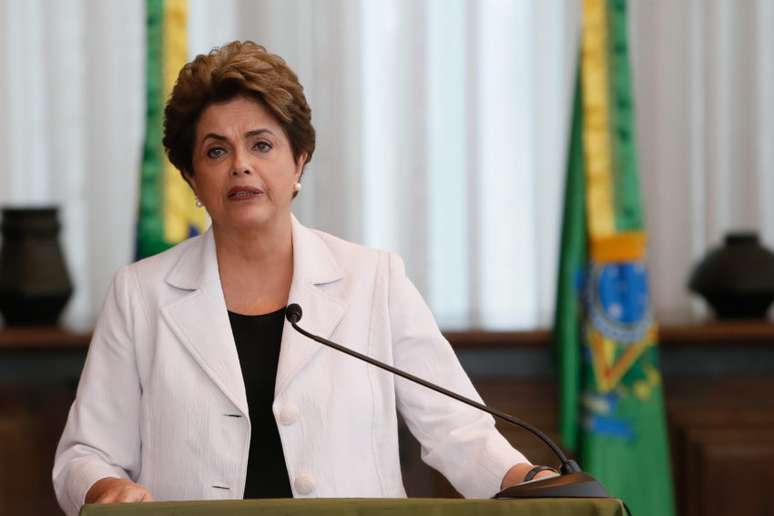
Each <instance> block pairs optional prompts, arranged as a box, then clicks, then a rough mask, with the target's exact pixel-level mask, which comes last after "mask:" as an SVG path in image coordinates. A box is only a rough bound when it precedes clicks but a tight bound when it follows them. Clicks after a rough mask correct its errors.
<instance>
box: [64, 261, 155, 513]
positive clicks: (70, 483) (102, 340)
mask: <svg viewBox="0 0 774 516" xmlns="http://www.w3.org/2000/svg"><path fill="white" fill-rule="evenodd" d="M135 278H136V277H135V276H134V272H133V271H132V270H131V269H130V268H128V267H125V268H123V269H121V270H120V271H119V272H118V273H116V276H115V278H114V279H113V284H112V285H111V287H110V289H109V292H108V295H107V298H106V301H105V304H104V306H103V309H102V313H101V314H100V317H99V320H98V322H97V325H96V328H95V331H94V335H93V337H92V341H91V344H90V346H89V351H88V355H87V357H86V363H85V365H84V368H83V371H82V373H81V378H80V382H79V384H78V390H77V393H76V396H75V401H74V402H73V404H72V406H71V407H70V413H69V415H68V418H67V423H66V425H65V428H64V432H63V433H62V437H61V439H60V441H59V446H58V447H57V450H56V456H55V459H54V469H53V482H54V490H55V492H56V497H57V500H58V501H59V505H60V506H61V507H62V509H63V510H64V511H65V513H66V514H67V515H68V516H76V515H77V514H78V512H79V511H80V509H81V506H82V505H83V504H84V500H85V498H86V493H87V492H88V490H89V488H90V487H91V486H92V485H93V484H94V483H95V482H96V481H97V480H99V479H101V478H105V477H118V478H137V476H138V474H139V470H140V466H141V464H140V428H139V413H140V396H141V387H140V380H139V375H138V371H137V364H136V360H135V348H134V342H133V333H134V331H133V330H134V328H135V321H136V318H138V319H139V318H142V317H143V314H142V313H139V311H138V310H139V307H137V306H133V304H134V303H133V302H132V301H131V299H132V297H134V298H135V299H136V298H137V296H138V290H137V288H138V284H137V281H136V279H135Z"/></svg>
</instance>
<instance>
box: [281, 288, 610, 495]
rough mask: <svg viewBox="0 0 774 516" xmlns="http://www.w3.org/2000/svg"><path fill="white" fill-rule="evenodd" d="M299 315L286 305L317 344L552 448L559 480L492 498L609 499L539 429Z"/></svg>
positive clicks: (528, 484)
mask: <svg viewBox="0 0 774 516" xmlns="http://www.w3.org/2000/svg"><path fill="white" fill-rule="evenodd" d="M302 313H303V312H302V310H301V307H300V306H299V305H297V304H295V303H293V304H290V305H288V307H287V310H286V312H285V315H286V317H287V320H288V322H290V324H291V325H292V326H293V328H294V329H295V330H296V331H297V332H299V333H300V334H301V335H304V336H305V337H308V338H310V339H312V340H314V341H316V342H319V343H320V344H323V345H325V346H328V347H331V348H333V349H336V350H338V351H341V352H342V353H346V354H347V355H350V356H352V357H355V358H357V359H359V360H363V361H364V362H368V363H369V364H371V365H374V366H376V367H378V368H380V369H384V370H385V371H389V372H390V373H392V374H394V375H397V376H400V377H401V378H405V379H406V380H409V381H411V382H414V383H417V384H419V385H421V386H423V387H426V388H428V389H430V390H432V391H435V392H438V393H440V394H443V395H445V396H448V397H450V398H453V399H455V400H457V401H459V402H461V403H464V404H466V405H469V406H471V407H474V408H477V409H479V410H482V411H484V412H486V413H487V414H491V415H492V416H494V417H496V418H498V419H501V420H503V421H506V422H508V423H510V424H512V425H515V426H518V427H520V428H523V429H524V430H527V431H528V432H530V433H531V434H533V435H536V436H537V437H538V438H540V440H542V441H543V442H544V443H545V444H546V445H547V446H548V447H549V448H551V451H553V452H554V454H555V455H556V456H557V457H558V458H559V461H560V462H561V465H560V467H559V472H560V475H559V476H558V477H551V478H546V479H540V480H533V481H530V482H525V483H523V484H518V485H515V486H511V487H507V488H505V489H503V490H502V491H500V492H499V493H497V494H496V495H495V496H494V498H504V499H507V498H610V495H609V494H607V491H606V490H605V488H604V487H603V486H602V484H601V483H599V482H598V481H597V480H596V479H595V478H594V477H592V476H591V475H588V474H587V473H584V472H583V471H582V470H581V468H580V466H578V463H577V462H575V461H574V460H572V459H568V458H567V456H566V455H565V454H564V452H563V451H562V450H561V448H559V446H557V445H556V443H554V442H553V441H552V440H551V439H549V437H548V436H547V435H546V434H544V433H543V432H542V431H540V430H539V429H538V428H536V427H534V426H532V425H531V424H529V423H527V422H525V421H522V420H520V419H517V418H515V417H513V416H511V415H510V414H506V413H505V412H502V411H500V410H497V409H493V408H490V407H487V406H486V405H484V404H483V403H479V402H477V401H474V400H471V399H470V398H466V397H465V396H461V395H459V394H457V393H456V392H452V391H450V390H448V389H444V388H443V387H439V386H438V385H435V384H433V383H430V382H428V381H427V380H423V379H422V378H419V377H416V376H414V375H412V374H409V373H407V372H405V371H402V370H400V369H398V368H396V367H393V366H391V365H388V364H385V363H384V362H380V361H378V360H376V359H373V358H371V357H369V356H367V355H363V354H362V353H358V352H357V351H354V350H352V349H349V348H346V347H344V346H342V345H340V344H337V343H335V342H332V341H330V340H328V339H324V338H322V337H320V336H317V335H314V334H313V333H309V332H308V331H306V330H304V329H303V328H301V327H300V326H298V324H297V323H298V321H300V320H301V316H302Z"/></svg>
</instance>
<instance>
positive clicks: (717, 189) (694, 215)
mask: <svg viewBox="0 0 774 516" xmlns="http://www.w3.org/2000/svg"><path fill="white" fill-rule="evenodd" d="M630 5H631V9H632V12H633V16H632V46H633V52H632V57H633V61H634V71H635V81H634V85H635V88H636V91H635V94H636V101H637V115H638V139H639V149H638V150H639V155H640V164H641V167H640V170H641V181H642V183H643V186H644V196H645V201H646V210H647V213H646V217H647V225H648V233H649V236H650V245H649V253H650V259H649V265H650V274H651V278H652V283H653V290H654V299H655V306H656V309H657V315H658V316H659V319H660V320H661V321H662V323H669V322H677V321H683V322H684V321H686V320H690V319H692V318H695V317H702V316H704V315H705V313H706V308H705V306H704V305H703V304H702V303H699V302H696V301H695V300H693V301H692V298H691V296H689V294H688V292H687V288H686V283H687V281H688V277H689V275H690V272H691V270H692V269H693V267H694V266H695V265H696V263H697V262H698V261H699V260H700V259H701V257H702V256H704V255H705V254H706V252H707V249H708V248H711V247H715V246H718V245H720V244H721V243H722V239H723V236H724V234H726V233H727V232H729V231H738V230H752V231H757V232H758V233H759V234H760V236H761V239H762V241H763V242H764V243H765V244H767V245H768V246H769V247H771V248H774V54H772V49H774V34H772V27H774V2H772V1H771V0H749V1H744V2H736V1H734V0H690V1H682V2H672V1H668V0H659V1H655V2H630Z"/></svg>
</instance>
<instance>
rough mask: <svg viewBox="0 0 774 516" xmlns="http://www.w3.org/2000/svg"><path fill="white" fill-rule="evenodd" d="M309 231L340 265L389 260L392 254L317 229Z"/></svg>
mask: <svg viewBox="0 0 774 516" xmlns="http://www.w3.org/2000/svg"><path fill="white" fill-rule="evenodd" d="M310 231H312V232H313V233H314V234H315V235H317V237H319V238H320V240H322V242H323V243H324V244H325V246H326V247H327V248H328V250H329V251H330V252H331V253H332V254H333V256H334V258H335V259H336V261H337V262H339V263H340V264H341V265H347V264H356V265H360V266H362V265H364V264H366V263H376V262H378V261H380V260H389V256H390V255H393V254H394V253H391V252H390V251H386V250H384V249H379V248H375V247H368V246H366V245H363V244H358V243H355V242H351V241H349V240H345V239H343V238H341V237H338V236H335V235H332V234H330V233H326V232H325V231H322V230H319V229H311V230H310Z"/></svg>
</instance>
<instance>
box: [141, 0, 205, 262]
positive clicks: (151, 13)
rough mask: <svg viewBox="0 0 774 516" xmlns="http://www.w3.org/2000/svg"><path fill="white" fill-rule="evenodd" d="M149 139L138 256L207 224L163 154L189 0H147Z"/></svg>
mask: <svg viewBox="0 0 774 516" xmlns="http://www.w3.org/2000/svg"><path fill="white" fill-rule="evenodd" d="M145 12H146V16H145V17H146V61H145V71H146V78H145V84H146V86H145V98H146V110H145V112H146V117H145V145H144V147H143V162H142V172H141V174H140V203H139V210H138V217H137V258H144V257H146V256H150V255H152V254H156V253H158V252H161V251H164V250H165V249H168V248H170V247H172V246H173V245H175V244H177V243H178V242H181V241H182V240H185V239H186V238H188V237H189V236H192V235H196V234H198V233H200V232H201V231H203V230H204V229H205V228H206V226H207V217H206V214H205V212H204V210H203V209H201V208H197V207H196V205H195V201H194V196H193V193H192V192H191V190H190V188H189V187H188V185H187V184H186V183H185V181H184V180H183V179H182V177H181V176H180V173H179V172H178V171H177V170H176V169H175V168H174V167H173V166H172V164H171V163H170V162H169V160H167V158H166V155H165V154H164V148H163V147H162V144H161V130H162V121H163V114H164V103H165V102H166V99H167V98H169V95H170V93H171V92H172V88H173V86H174V84H175V80H176V79H177V74H178V73H179V71H180V69H181V68H182V67H183V65H184V64H185V63H186V61H187V60H188V45H187V38H188V33H187V25H188V19H187V18H188V17H187V14H188V2H187V0H146V2H145Z"/></svg>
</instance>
